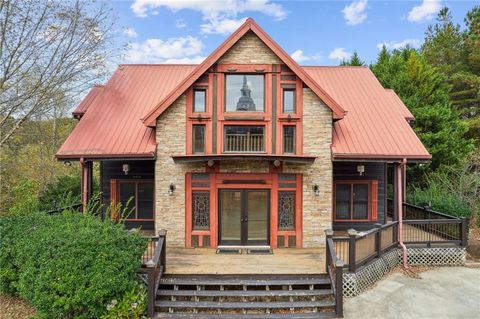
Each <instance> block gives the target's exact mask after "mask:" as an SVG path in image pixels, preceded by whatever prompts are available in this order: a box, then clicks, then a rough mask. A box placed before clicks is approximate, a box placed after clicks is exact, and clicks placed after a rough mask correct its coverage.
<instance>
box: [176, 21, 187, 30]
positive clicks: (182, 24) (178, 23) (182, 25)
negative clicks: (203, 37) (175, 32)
mask: <svg viewBox="0 0 480 319" xmlns="http://www.w3.org/2000/svg"><path fill="white" fill-rule="evenodd" d="M175 26H176V27H177V28H179V29H182V28H185V27H186V26H187V22H186V21H185V20H183V19H177V21H175Z"/></svg>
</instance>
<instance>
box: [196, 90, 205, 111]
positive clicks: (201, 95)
mask: <svg viewBox="0 0 480 319" xmlns="http://www.w3.org/2000/svg"><path fill="white" fill-rule="evenodd" d="M206 93H207V92H206V91H205V90H194V91H193V112H205V108H206V104H207V103H206V96H207V94H206Z"/></svg>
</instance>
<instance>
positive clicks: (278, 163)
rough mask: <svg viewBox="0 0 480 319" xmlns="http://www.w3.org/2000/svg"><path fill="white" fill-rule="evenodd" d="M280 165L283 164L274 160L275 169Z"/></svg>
mask: <svg viewBox="0 0 480 319" xmlns="http://www.w3.org/2000/svg"><path fill="white" fill-rule="evenodd" d="M280 164H282V163H281V162H280V161H279V160H274V161H273V166H275V167H280Z"/></svg>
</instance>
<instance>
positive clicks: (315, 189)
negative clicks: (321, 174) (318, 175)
mask: <svg viewBox="0 0 480 319" xmlns="http://www.w3.org/2000/svg"><path fill="white" fill-rule="evenodd" d="M313 192H314V193H315V196H320V187H318V185H317V184H315V185H313Z"/></svg>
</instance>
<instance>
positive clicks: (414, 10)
mask: <svg viewBox="0 0 480 319" xmlns="http://www.w3.org/2000/svg"><path fill="white" fill-rule="evenodd" d="M478 4H479V2H475V1H444V0H415V1H372V0H355V1H275V0H225V1H217V0H215V1H208V0H176V1H173V0H133V1H114V2H112V6H113V9H114V11H115V12H116V14H117V16H118V26H119V34H121V36H120V37H121V41H124V42H125V43H127V46H126V51H125V54H124V56H123V57H122V58H121V60H120V61H119V62H120V63H200V62H201V61H202V60H203V59H204V58H205V57H207V56H208V55H209V54H210V53H211V52H212V51H213V50H214V49H215V48H216V47H217V46H218V45H220V44H221V43H222V42H223V41H224V40H225V39H226V38H227V37H228V35H230V34H231V33H232V32H233V31H234V30H235V29H236V28H238V27H239V26H240V25H241V24H242V23H243V22H244V21H245V20H246V19H247V18H248V17H251V18H253V19H255V21H256V22H257V23H258V24H259V25H260V27H262V28H263V29H264V30H265V31H266V32H267V33H268V34H269V35H270V36H271V37H272V38H273V39H274V40H275V41H276V42H277V43H278V44H279V45H280V46H281V47H282V48H283V49H284V50H285V51H286V52H288V53H289V54H290V55H291V56H292V57H293V58H294V59H295V60H296V61H297V62H298V63H300V64H301V65H338V64H339V63H340V61H341V60H342V59H348V58H349V57H350V55H351V54H352V52H353V51H354V50H356V51H357V52H358V54H359V55H360V57H361V59H362V60H364V61H365V62H366V63H367V64H368V63H370V62H372V61H374V60H375V59H376V56H377V54H378V52H379V49H380V48H381V46H382V45H383V44H385V45H386V46H387V48H389V49H393V48H399V47H402V46H405V45H406V44H409V45H410V46H413V47H419V46H420V45H421V43H422V42H423V39H424V36H425V30H426V29H427V27H428V25H429V24H431V23H433V22H434V21H435V17H436V14H437V13H438V11H439V10H440V9H441V8H442V7H443V6H447V7H448V8H450V10H451V12H452V15H453V20H454V22H456V23H459V24H461V25H462V26H463V19H464V17H465V14H466V13H467V12H468V11H469V10H470V9H471V8H472V7H473V6H474V5H478Z"/></svg>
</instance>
